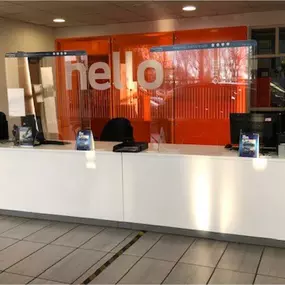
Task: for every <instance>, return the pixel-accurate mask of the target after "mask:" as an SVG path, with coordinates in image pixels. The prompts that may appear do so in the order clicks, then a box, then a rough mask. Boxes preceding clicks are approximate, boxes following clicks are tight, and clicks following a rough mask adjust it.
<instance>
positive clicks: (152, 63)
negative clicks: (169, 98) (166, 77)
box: [138, 59, 163, 90]
mask: <svg viewBox="0 0 285 285" xmlns="http://www.w3.org/2000/svg"><path fill="white" fill-rule="evenodd" d="M148 68H153V69H154V70H155V80H154V81H153V82H147V81H146V80H145V76H144V73H145V71H146V69H148ZM138 82H139V85H141V86H142V87H143V88H145V89H148V90H154V89H156V88H158V87H160V86H161V84H162V83H163V67H162V65H161V63H159V62H158V61H156V60H153V59H149V60H146V61H144V62H142V63H140V64H139V66H138Z"/></svg>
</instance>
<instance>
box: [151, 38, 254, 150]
mask: <svg viewBox="0 0 285 285" xmlns="http://www.w3.org/2000/svg"><path fill="white" fill-rule="evenodd" d="M151 52H152V55H151V58H152V59H155V58H157V57H158V56H160V57H164V58H166V62H168V66H169V69H170V71H167V72H166V69H165V67H164V69H163V70H164V79H163V83H162V84H161V86H160V87H159V88H158V89H156V90H154V91H153V95H152V96H153V100H154V101H155V102H156V105H154V106H153V109H154V110H155V111H152V112H151V115H152V117H151V130H152V137H158V139H157V141H158V142H163V143H168V142H172V143H175V144H200V145H202V144H203V145H225V144H228V143H230V142H231V139H230V120H229V118H230V114H231V113H246V112H248V110H249V104H250V95H251V96H252V98H254V97H255V95H254V94H255V91H256V87H255V78H256V76H255V73H256V62H255V59H254V56H255V52H256V42H255V41H234V42H219V43H217V42H215V43H202V44H194V45H192V44H189V45H187V44H183V45H172V46H161V47H154V48H151ZM156 76H158V75H157V74H156ZM161 94H163V96H161Z"/></svg>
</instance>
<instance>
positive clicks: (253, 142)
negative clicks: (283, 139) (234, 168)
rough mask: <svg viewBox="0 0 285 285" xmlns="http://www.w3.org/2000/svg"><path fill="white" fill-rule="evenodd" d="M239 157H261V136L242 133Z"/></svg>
mask: <svg viewBox="0 0 285 285" xmlns="http://www.w3.org/2000/svg"><path fill="white" fill-rule="evenodd" d="M239 156H241V157H254V158H257V157H259V134H253V133H241V134H240V139H239Z"/></svg>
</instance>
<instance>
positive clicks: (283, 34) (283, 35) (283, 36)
mask: <svg viewBox="0 0 285 285" xmlns="http://www.w3.org/2000/svg"><path fill="white" fill-rule="evenodd" d="M279 52H280V53H285V28H279Z"/></svg>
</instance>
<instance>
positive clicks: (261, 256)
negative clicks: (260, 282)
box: [252, 246, 265, 284]
mask: <svg viewBox="0 0 285 285" xmlns="http://www.w3.org/2000/svg"><path fill="white" fill-rule="evenodd" d="M264 251H265V246H264V247H263V249H262V252H261V255H260V258H259V262H258V265H257V268H256V272H255V275H254V279H253V282H252V283H253V284H254V283H255V280H256V277H257V274H258V270H259V267H260V264H261V261H262V258H263V254H264Z"/></svg>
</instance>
